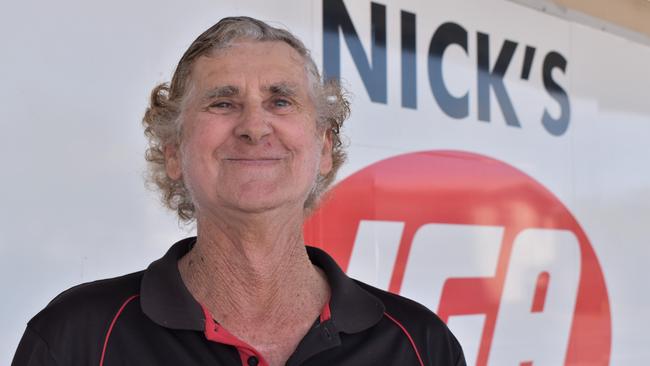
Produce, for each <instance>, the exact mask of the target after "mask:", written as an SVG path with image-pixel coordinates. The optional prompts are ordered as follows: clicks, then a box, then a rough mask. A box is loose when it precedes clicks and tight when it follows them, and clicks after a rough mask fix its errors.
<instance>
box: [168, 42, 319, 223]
mask: <svg viewBox="0 0 650 366" xmlns="http://www.w3.org/2000/svg"><path fill="white" fill-rule="evenodd" d="M190 84H191V85H192V86H191V87H190V88H189V92H188V93H189V95H188V97H187V99H186V102H185V104H184V106H183V110H182V111H181V120H182V123H183V127H182V136H183V137H182V142H181V147H180V149H179V150H177V149H174V148H168V149H167V150H166V158H167V164H166V167H167V174H168V175H169V176H170V177H171V178H172V179H178V178H180V177H182V178H183V179H184V182H185V185H186V186H187V187H188V189H189V190H190V193H191V195H192V198H193V201H194V204H195V206H196V209H197V216H200V215H203V214H206V213H208V212H212V213H219V212H224V211H223V210H224V209H233V210H238V211H246V212H260V211H264V210H268V209H273V208H278V207H289V208H293V209H298V208H300V209H302V206H303V204H304V202H305V199H306V197H307V195H308V193H309V191H310V190H311V189H312V187H313V185H314V182H315V179H316V177H317V175H318V173H321V174H326V173H327V172H329V170H330V169H331V166H332V159H331V149H332V146H331V140H330V138H329V135H327V134H326V133H325V132H324V131H322V130H321V129H318V128H317V126H316V122H315V121H316V110H315V107H314V102H313V100H312V96H311V95H310V93H309V87H310V86H309V81H308V79H307V74H306V71H305V67H304V61H303V60H302V57H301V56H300V55H299V54H298V53H297V52H296V51H295V50H294V49H293V48H291V47H290V46H289V45H287V44H285V43H283V42H252V41H242V42H238V43H234V44H233V45H232V46H231V47H228V48H226V49H223V50H220V51H219V52H218V53H217V55H216V56H211V57H207V56H202V57H200V58H199V59H197V60H196V62H195V64H194V67H193V70H192V76H191V83H190Z"/></svg>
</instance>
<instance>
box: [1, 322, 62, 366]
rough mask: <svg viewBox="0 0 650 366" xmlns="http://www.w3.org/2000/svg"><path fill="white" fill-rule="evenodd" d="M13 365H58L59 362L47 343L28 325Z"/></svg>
mask: <svg viewBox="0 0 650 366" xmlns="http://www.w3.org/2000/svg"><path fill="white" fill-rule="evenodd" d="M11 366H57V363H56V361H55V360H54V358H53V357H52V354H51V353H50V349H49V347H48V345H47V343H46V342H45V341H44V340H43V338H41V336H40V335H38V333H36V332H35V331H34V330H33V329H31V328H30V326H29V325H28V326H27V329H26V330H25V334H23V337H22V339H21V340H20V343H19V344H18V349H16V354H15V355H14V360H13V361H12V362H11Z"/></svg>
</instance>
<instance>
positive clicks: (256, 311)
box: [179, 213, 329, 330]
mask: <svg viewBox="0 0 650 366" xmlns="http://www.w3.org/2000/svg"><path fill="white" fill-rule="evenodd" d="M283 218H285V219H283ZM286 218H289V219H286ZM197 232H198V235H197V243H196V245H195V246H194V248H193V249H192V250H191V251H190V252H189V253H188V254H187V255H186V256H184V257H183V258H182V259H181V260H180V261H179V270H180V272H181V276H182V278H183V281H184V282H185V284H186V286H187V287H188V289H189V290H190V292H191V293H192V294H193V295H194V297H195V298H196V299H197V300H198V301H199V302H200V303H202V304H203V305H204V306H206V307H208V309H209V310H210V311H211V313H212V315H213V316H214V317H215V319H217V320H218V321H219V322H220V323H222V324H223V325H224V326H226V327H228V328H234V326H230V325H229V323H231V324H233V325H234V324H235V323H237V324H243V323H249V322H250V323H251V324H253V323H257V324H259V322H260V321H261V320H263V321H264V323H265V324H269V325H272V324H273V325H276V324H277V323H286V322H287V321H288V319H290V318H291V316H292V315H295V312H296V311H300V309H304V308H305V306H307V307H308V308H311V309H315V310H316V314H309V317H310V318H312V321H313V319H314V318H315V316H317V314H318V311H320V309H321V308H322V306H323V304H324V303H325V302H326V301H327V298H328V296H329V289H328V287H327V283H326V280H325V278H324V276H323V275H322V273H320V271H319V270H317V269H316V268H315V267H314V266H313V265H312V264H311V262H310V261H309V257H308V256H307V252H306V249H305V246H304V243H303V236H302V215H300V217H296V215H281V214H277V213H275V214H273V215H268V214H267V215H263V214H256V215H246V217H234V218H233V217H232V216H231V217H229V218H228V220H221V219H220V218H218V217H217V218H215V217H212V218H210V220H201V219H199V220H197ZM270 316H271V317H275V318H276V319H275V321H273V319H269V317H270ZM270 323H271V324H270ZM233 330H235V329H233Z"/></svg>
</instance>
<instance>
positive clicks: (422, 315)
mask: <svg viewBox="0 0 650 366" xmlns="http://www.w3.org/2000/svg"><path fill="white" fill-rule="evenodd" d="M355 282H357V284H358V285H359V286H361V288H363V289H364V290H366V291H368V292H369V293H370V294H372V295H373V296H375V297H377V298H378V299H379V300H381V302H382V303H383V304H384V306H385V308H386V309H385V313H386V314H387V315H389V316H390V317H392V318H393V319H396V320H397V319H399V321H400V322H401V323H403V325H406V324H410V323H413V324H414V325H415V324H423V323H426V324H427V325H428V326H429V327H432V328H439V329H440V330H447V326H446V325H445V323H444V322H443V321H442V320H440V318H439V317H438V316H437V315H436V314H435V313H434V312H433V311H431V310H430V309H429V308H427V307H426V306H424V305H422V304H420V303H418V302H416V301H413V300H411V299H408V298H406V297H404V296H400V295H397V294H394V293H392V292H388V291H384V290H381V289H379V288H376V287H374V286H371V285H368V284H366V283H363V282H360V281H356V280H355Z"/></svg>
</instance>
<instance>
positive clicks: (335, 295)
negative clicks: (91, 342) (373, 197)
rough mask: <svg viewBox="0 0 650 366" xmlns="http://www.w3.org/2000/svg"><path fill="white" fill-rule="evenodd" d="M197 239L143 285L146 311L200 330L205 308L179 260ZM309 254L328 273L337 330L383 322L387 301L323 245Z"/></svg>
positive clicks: (175, 249) (158, 265) (159, 264)
mask: <svg viewBox="0 0 650 366" xmlns="http://www.w3.org/2000/svg"><path fill="white" fill-rule="evenodd" d="M194 243H196V237H190V238H186V239H183V240H181V241H179V242H177V243H176V244H174V245H173V246H172V247H171V248H170V249H169V250H168V251H167V253H166V254H165V255H164V256H163V257H162V258H160V259H158V260H157V261H155V262H153V263H151V265H149V267H148V268H147V270H146V271H145V273H144V276H143V278H142V283H141V287H140V303H141V304H142V311H143V312H144V313H145V314H146V315H147V316H148V317H149V318H150V319H151V320H153V321H154V322H155V323H156V324H158V325H161V326H163V327H167V328H172V329H185V330H196V331H203V330H204V328H205V314H204V312H203V308H202V306H201V304H199V303H198V302H197V301H196V300H195V299H194V297H193V296H192V294H191V293H190V292H189V290H188V289H187V287H185V284H184V283H183V280H182V278H181V275H180V272H179V271H178V260H179V259H180V258H181V257H183V256H184V255H185V254H186V253H187V252H189V251H190V250H191V249H192V246H193V245H194ZM307 254H308V255H309V259H310V260H311V262H312V263H313V264H314V265H316V266H318V267H320V268H321V269H322V270H323V272H324V273H325V275H326V276H327V280H328V282H329V285H330V289H331V298H330V303H329V308H330V312H331V321H332V323H333V324H334V325H335V328H336V330H337V331H340V332H344V333H357V332H360V331H363V330H365V329H367V328H370V327H371V326H373V325H375V324H376V323H377V322H379V320H380V319H381V318H382V316H383V313H384V305H383V303H382V302H381V301H380V300H379V299H378V298H376V297H375V296H373V295H371V294H370V293H368V292H367V291H366V290H364V289H362V288H361V287H360V286H359V285H358V284H357V283H356V282H355V281H354V280H352V279H351V278H350V277H348V276H347V275H346V274H345V273H344V272H343V271H342V270H341V268H340V267H339V266H338V265H337V264H336V262H335V261H334V259H333V258H332V257H330V256H329V255H328V254H327V253H325V252H324V251H322V250H321V249H318V248H314V247H309V246H307Z"/></svg>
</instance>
